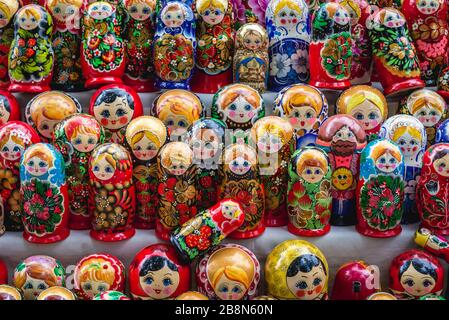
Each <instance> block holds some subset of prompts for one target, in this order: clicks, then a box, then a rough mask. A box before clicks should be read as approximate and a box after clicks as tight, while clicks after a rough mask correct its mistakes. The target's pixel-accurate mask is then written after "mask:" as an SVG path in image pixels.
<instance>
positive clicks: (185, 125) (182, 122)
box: [178, 120, 187, 128]
mask: <svg viewBox="0 0 449 320" xmlns="http://www.w3.org/2000/svg"><path fill="white" fill-rule="evenodd" d="M178 126H180V127H181V128H185V127H187V123H186V122H185V121H184V120H181V121H179V122H178Z"/></svg>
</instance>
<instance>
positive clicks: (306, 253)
mask: <svg viewBox="0 0 449 320" xmlns="http://www.w3.org/2000/svg"><path fill="white" fill-rule="evenodd" d="M265 280H266V282H267V287H268V294H270V295H272V296H274V297H276V298H278V299H289V300H290V299H294V300H327V298H328V294H327V290H328V289H327V286H328V280H329V268H328V266H327V261H326V258H325V257H324V255H323V253H322V252H321V251H320V249H318V248H317V247H316V246H315V245H313V244H312V243H310V242H307V241H304V240H287V241H284V242H282V243H280V244H278V245H277V246H276V247H275V248H274V249H273V250H272V251H271V252H270V253H269V254H268V256H267V261H266V263H265Z"/></svg>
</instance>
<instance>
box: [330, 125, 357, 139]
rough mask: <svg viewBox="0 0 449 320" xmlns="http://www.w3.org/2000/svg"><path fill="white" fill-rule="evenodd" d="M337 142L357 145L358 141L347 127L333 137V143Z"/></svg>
mask: <svg viewBox="0 0 449 320" xmlns="http://www.w3.org/2000/svg"><path fill="white" fill-rule="evenodd" d="M337 141H349V142H353V143H357V139H356V137H355V135H354V133H353V132H352V131H351V130H350V129H349V128H348V127H347V126H343V127H341V128H340V130H338V131H337V132H336V133H335V135H334V136H333V137H332V142H337Z"/></svg>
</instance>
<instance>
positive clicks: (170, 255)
mask: <svg viewBox="0 0 449 320" xmlns="http://www.w3.org/2000/svg"><path fill="white" fill-rule="evenodd" d="M128 274H129V278H128V279H129V280H128V281H129V291H130V292H131V295H132V297H133V299H135V300H161V299H171V298H176V297H177V296H179V295H180V294H182V293H184V292H187V291H188V290H189V288H190V266H189V265H188V264H186V265H184V264H181V263H180V261H179V259H178V255H177V253H176V250H175V249H174V248H173V247H172V246H171V245H169V244H165V243H164V244H162V243H157V244H153V245H151V246H148V247H146V248H144V249H142V250H141V251H139V253H137V255H136V256H135V257H134V260H133V261H132V262H131V266H130V267H129V272H128Z"/></svg>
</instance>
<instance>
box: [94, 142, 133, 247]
mask: <svg viewBox="0 0 449 320" xmlns="http://www.w3.org/2000/svg"><path fill="white" fill-rule="evenodd" d="M132 180H133V164H132V160H131V155H130V154H129V152H128V150H126V149H125V148H124V147H122V146H120V145H118V144H116V143H105V144H102V145H99V146H98V147H96V148H95V149H94V150H93V151H92V154H91V156H90V160H89V184H90V189H89V200H88V212H89V213H90V214H91V219H92V230H91V231H90V235H91V237H92V238H94V239H96V240H100V241H106V242H112V241H121V240H126V239H129V238H131V237H132V236H134V234H135V229H134V228H133V226H132V224H133V220H134V212H135V207H136V194H135V188H134V185H133V181H132Z"/></svg>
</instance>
